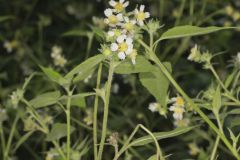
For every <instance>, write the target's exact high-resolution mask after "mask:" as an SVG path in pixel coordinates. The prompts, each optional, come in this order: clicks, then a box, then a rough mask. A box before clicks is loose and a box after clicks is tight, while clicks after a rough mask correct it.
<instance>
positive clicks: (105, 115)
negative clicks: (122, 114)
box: [98, 59, 114, 160]
mask: <svg viewBox="0 0 240 160" xmlns="http://www.w3.org/2000/svg"><path fill="white" fill-rule="evenodd" d="M113 72H114V63H113V60H112V59H111V60H110V62H109V73H108V81H107V87H106V95H105V98H104V113H103V126H102V136H101V141H100V146H99V151H98V160H102V153H103V148H104V142H105V139H106V135H107V121H108V111H109V100H110V93H111V86H112V78H113Z"/></svg>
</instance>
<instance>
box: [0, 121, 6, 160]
mask: <svg viewBox="0 0 240 160" xmlns="http://www.w3.org/2000/svg"><path fill="white" fill-rule="evenodd" d="M0 125H3V124H0ZM0 134H1V146H2V153H4V152H5V147H6V146H5V145H6V144H5V137H4V131H3V126H1V129H0ZM2 156H3V159H4V154H2Z"/></svg>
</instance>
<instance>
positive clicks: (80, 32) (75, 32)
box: [62, 29, 91, 37]
mask: <svg viewBox="0 0 240 160" xmlns="http://www.w3.org/2000/svg"><path fill="white" fill-rule="evenodd" d="M89 34H91V32H89V31H84V30H79V29H75V30H70V31H67V32H65V33H63V34H62V36H65V37H66V36H80V37H82V36H85V37H88V35H89Z"/></svg>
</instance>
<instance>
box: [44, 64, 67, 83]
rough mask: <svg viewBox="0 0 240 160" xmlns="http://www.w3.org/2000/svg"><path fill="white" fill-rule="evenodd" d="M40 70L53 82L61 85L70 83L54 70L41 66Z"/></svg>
mask: <svg viewBox="0 0 240 160" xmlns="http://www.w3.org/2000/svg"><path fill="white" fill-rule="evenodd" d="M40 68H41V70H42V71H43V72H44V73H45V74H46V75H47V76H48V78H49V79H50V80H52V81H53V82H56V83H58V84H59V85H65V84H68V81H67V80H66V79H64V78H63V77H62V76H61V74H60V73H58V72H57V71H54V70H53V69H52V68H47V67H43V66H40Z"/></svg>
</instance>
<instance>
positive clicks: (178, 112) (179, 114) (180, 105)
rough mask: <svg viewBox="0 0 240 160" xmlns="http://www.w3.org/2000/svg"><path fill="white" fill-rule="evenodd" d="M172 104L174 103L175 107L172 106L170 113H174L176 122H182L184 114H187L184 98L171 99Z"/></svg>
mask: <svg viewBox="0 0 240 160" xmlns="http://www.w3.org/2000/svg"><path fill="white" fill-rule="evenodd" d="M170 103H173V105H172V106H170V108H169V110H170V111H173V112H174V113H173V118H174V119H176V120H182V119H183V113H184V112H185V109H184V100H183V98H182V97H180V96H177V97H174V98H171V100H170Z"/></svg>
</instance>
